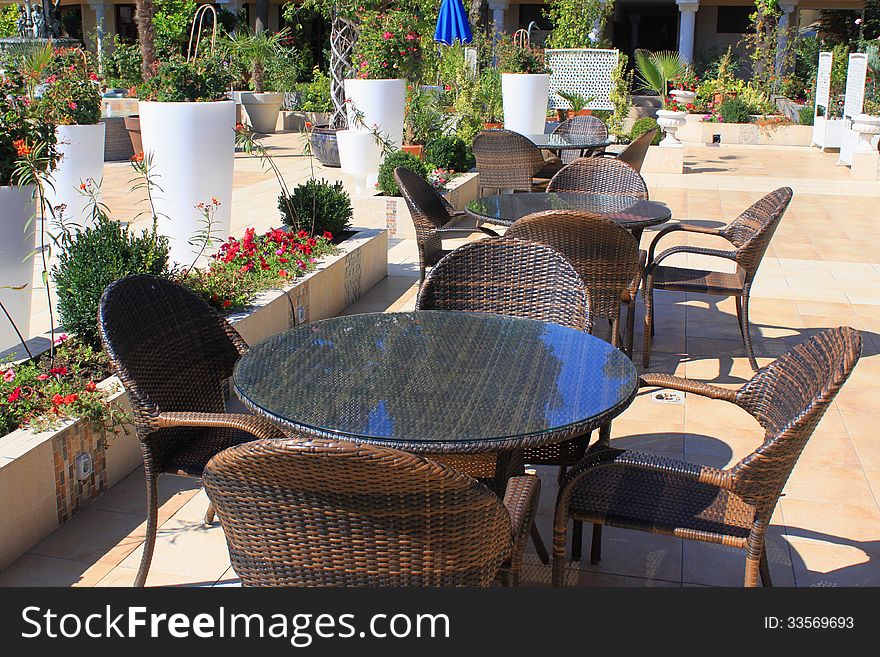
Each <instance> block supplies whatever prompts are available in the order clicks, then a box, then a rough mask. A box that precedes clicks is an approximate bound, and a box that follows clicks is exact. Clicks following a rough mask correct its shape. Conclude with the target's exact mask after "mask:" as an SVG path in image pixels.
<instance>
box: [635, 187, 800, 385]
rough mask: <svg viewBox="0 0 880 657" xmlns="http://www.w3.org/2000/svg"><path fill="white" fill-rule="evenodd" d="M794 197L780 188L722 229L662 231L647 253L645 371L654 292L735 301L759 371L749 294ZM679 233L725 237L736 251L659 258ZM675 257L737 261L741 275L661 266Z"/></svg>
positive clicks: (682, 249) (681, 249)
mask: <svg viewBox="0 0 880 657" xmlns="http://www.w3.org/2000/svg"><path fill="white" fill-rule="evenodd" d="M791 197H792V191H791V189H790V188H788V187H780V188H779V189H777V190H776V191H775V192H771V193H770V194H767V196H765V197H764V198H762V199H761V200H760V201H758V202H757V203H755V204H754V205H752V206H751V207H750V208H749V209H748V210H746V211H745V212H743V213H742V214H741V215H740V216H739V217H737V218H736V219H735V220H734V221H732V222H731V223H730V224H729V225H728V226H727V227H726V228H724V229H721V230H719V229H717V228H706V227H704V226H698V225H696V224H689V223H678V224H673V225H672V226H667V227H666V228H664V229H663V230H661V231H660V232H659V233H657V236H656V237H655V238H654V240H653V241H652V242H651V246H650V248H649V249H648V264H647V267H646V269H645V294H644V297H645V347H644V350H643V352H642V363H643V365H644V366H645V367H647V366H648V364H649V363H650V362H651V338H652V336H653V334H654V290H655V289H660V290H675V291H678V292H695V293H702V294H714V295H719V296H733V297H736V316H737V320H738V322H739V330H740V333H741V335H742V339H743V344H744V345H745V348H746V355H747V356H748V358H749V363H750V364H751V366H752V369H753V370H757V369H758V362H757V361H756V360H755V354H754V351H753V349H752V339H751V336H750V334H749V293H750V291H751V288H752V283H753V282H754V280H755V274H756V273H757V272H758V267H759V266H760V265H761V260H762V259H763V257H764V253H765V252H766V251H767V247H768V246H770V239H771V238H772V237H773V233H774V232H776V227H777V226H778V225H779V222H780V221H781V220H782V215H783V214H785V210H786V208H788V204H789V203H790V202H791ZM679 230H683V231H687V232H690V233H700V234H703V235H714V236H716V237H722V238H724V239H725V240H727V241H728V242H730V243H731V244H732V245H733V246H734V247H735V250H733V251H722V250H718V249H707V248H703V247H697V246H689V245H688V246H673V247H671V248H669V249H666V250H665V251H663V252H661V253H660V254H659V255H656V256H655V251H656V248H657V244H658V242H660V240H661V239H663V238H664V237H665V236H666V235H668V234H669V233H672V232H675V231H679ZM676 253H695V254H699V255H706V256H714V257H718V258H725V259H727V260H733V261H734V262H735V263H736V273H733V274H727V273H722V272H715V271H707V270H703V269H686V268H682V267H671V266H667V265H662V264H660V263H662V262H663V260H665V259H666V258H668V257H669V256H671V255H674V254H676Z"/></svg>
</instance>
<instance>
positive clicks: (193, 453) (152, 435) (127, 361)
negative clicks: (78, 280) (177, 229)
mask: <svg viewBox="0 0 880 657" xmlns="http://www.w3.org/2000/svg"><path fill="white" fill-rule="evenodd" d="M98 328H99V330H100V333H101V339H102V341H103V343H104V349H105V350H106V351H107V355H108V356H109V358H110V362H111V363H112V365H113V368H114V369H115V371H116V374H117V375H118V376H119V378H120V379H121V380H122V384H123V385H124V386H125V390H126V392H127V393H128V396H129V399H130V400H131V405H132V409H133V411H134V420H135V428H136V429H137V434H138V438H139V439H140V443H141V452H142V453H143V457H144V474H145V476H146V482H147V531H146V539H145V542H144V552H143V556H142V558H141V564H140V568H139V570H138V573H137V578H136V580H135V586H143V585H144V582H145V581H146V578H147V572H148V571H149V569H150V562H151V561H152V557H153V549H154V547H155V543H156V525H157V515H158V492H157V480H158V477H159V474H160V473H161V472H172V473H175V474H185V475H190V476H194V477H200V476H201V474H202V470H203V469H204V467H205V464H206V463H207V462H208V459H210V458H211V457H212V456H214V454H216V453H217V452H220V451H222V450H224V449H226V448H227V447H230V446H232V445H237V444H239V443H243V442H246V441H250V440H254V439H255V438H279V437H282V436H283V435H284V434H283V433H282V432H281V430H280V429H278V428H277V427H276V426H275V425H273V424H272V423H270V422H269V421H268V420H266V419H264V418H261V417H257V416H254V415H243V414H241V415H239V414H230V413H226V412H225V411H226V408H225V402H224V384H225V381H226V380H227V379H228V378H229V377H230V376H231V374H232V367H233V365H234V364H235V361H236V360H237V359H238V357H239V355H240V354H242V353H244V352H245V351H246V350H247V344H245V342H244V340H242V338H241V336H240V335H239V334H238V333H237V332H236V330H235V329H234V328H232V326H230V325H229V323H228V322H227V321H226V320H225V319H223V318H222V317H220V315H218V314H217V313H216V312H215V311H214V310H213V309H212V308H211V307H210V306H208V304H206V303H205V302H204V301H202V300H201V299H199V298H198V297H197V296H196V295H194V294H193V293H192V292H190V291H189V290H187V289H185V288H184V287H182V286H181V285H177V284H176V283H172V282H170V281H168V280H165V279H162V278H157V277H155V276H148V275H136V276H126V277H125V278H122V279H120V280H118V281H116V282H115V283H112V284H110V285H109V286H107V289H106V290H105V291H104V295H103V296H102V297H101V302H100V305H99V308H98ZM211 516H212V512H211V511H210V510H209V512H208V518H206V520H208V521H210V519H211Z"/></svg>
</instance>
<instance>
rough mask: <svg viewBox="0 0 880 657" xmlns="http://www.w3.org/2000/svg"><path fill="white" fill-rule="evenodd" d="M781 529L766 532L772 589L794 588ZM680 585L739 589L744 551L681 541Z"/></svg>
mask: <svg viewBox="0 0 880 657" xmlns="http://www.w3.org/2000/svg"><path fill="white" fill-rule="evenodd" d="M782 529H783V528H782V527H780V526H776V525H771V527H770V530H769V532H768V535H769V538H768V541H767V546H766V549H767V559H768V562H769V564H770V577H771V578H772V580H773V585H774V586H794V583H795V581H794V571H793V569H792V563H791V555H790V552H789V548H788V544H787V543H786V542H785V541H784V540H783V539H782ZM682 547H683V566H682V581H683V582H684V583H687V584H701V585H704V586H742V585H743V581H744V578H745V567H746V551H745V550H744V549H738V548H732V547H727V546H724V545H716V544H712V543H703V542H700V541H683V542H682Z"/></svg>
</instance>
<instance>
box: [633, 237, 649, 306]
mask: <svg viewBox="0 0 880 657" xmlns="http://www.w3.org/2000/svg"><path fill="white" fill-rule="evenodd" d="M647 259H648V253H647V252H646V251H643V250H642V249H639V270H638V271H637V272H636V275H635V278H633V280H632V282H631V283H630V284H629V288H628V291H629V294H630V297H631V298H632V299H633V300H635V298H636V296H638V293H639V287H641V285H642V276H644V275H645V265H646V264H647Z"/></svg>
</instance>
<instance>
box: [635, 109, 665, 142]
mask: <svg viewBox="0 0 880 657" xmlns="http://www.w3.org/2000/svg"><path fill="white" fill-rule="evenodd" d="M656 127H657V121H655V120H654V119H652V118H651V117H650V116H644V117H642V118H641V119H637V120H636V122H635V123H633V126H632V128H631V129H630V131H629V139H630V141H633V140H635V139H638V138H639V137H641V136H642V135H643V134H645V133H646V132H648V131H649V130H653V129H654V128H656ZM662 138H663V133H662V131H660V130H658V131H657V132H656V134H655V135H654V138H653V139H652V140H651V144H652V145H654V146H656V145H657V144H659V143H660V140H661V139H662Z"/></svg>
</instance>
